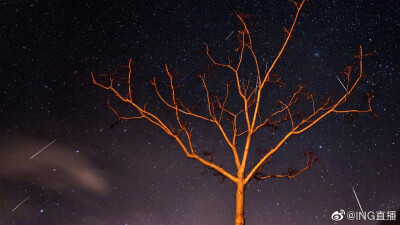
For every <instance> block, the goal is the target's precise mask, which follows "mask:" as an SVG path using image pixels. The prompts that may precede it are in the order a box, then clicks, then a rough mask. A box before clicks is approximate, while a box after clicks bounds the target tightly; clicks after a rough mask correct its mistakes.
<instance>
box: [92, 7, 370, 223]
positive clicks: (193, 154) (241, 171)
mask: <svg viewBox="0 0 400 225" xmlns="http://www.w3.org/2000/svg"><path fill="white" fill-rule="evenodd" d="M292 2H293V4H294V6H295V8H296V9H297V11H296V15H295V17H294V20H293V22H292V25H291V27H290V28H289V29H286V28H285V29H284V31H285V32H286V38H285V40H284V43H283V45H282V47H281V48H280V51H279V53H278V54H277V56H276V57H275V59H274V61H273V62H272V64H271V65H270V67H269V68H268V70H266V71H265V72H264V73H263V72H262V71H261V69H260V65H259V60H258V59H257V56H256V54H255V53H254V51H253V45H252V39H251V35H250V32H249V30H248V26H247V25H246V23H245V21H244V19H243V16H241V15H239V14H236V15H237V17H238V19H239V20H240V24H241V28H240V29H239V31H238V35H237V36H238V37H239V43H240V45H239V47H238V49H237V52H238V55H239V56H238V62H237V63H234V62H233V61H232V60H230V59H228V63H226V64H224V63H220V62H217V61H216V60H215V59H214V58H213V57H212V56H211V54H210V50H209V47H208V46H207V49H206V54H207V56H208V57H209V59H210V60H211V62H212V63H213V66H216V67H222V68H226V69H227V70H228V71H231V72H233V74H234V78H233V85H232V84H231V83H227V84H226V86H225V87H224V88H225V93H226V94H224V97H223V98H220V97H218V96H213V95H212V94H211V92H210V90H209V88H208V86H207V82H206V74H202V75H200V76H199V78H200V80H201V84H202V88H203V89H204V95H205V98H206V101H207V106H206V109H205V110H206V111H207V113H206V114H208V115H201V113H197V111H196V110H193V109H192V108H190V107H188V106H187V105H186V104H184V103H183V102H182V100H181V99H180V98H178V96H177V94H176V86H175V84H174V76H173V74H172V72H170V69H169V67H168V66H167V65H165V71H166V74H167V75H168V78H169V89H170V92H171V98H170V100H169V98H168V99H167V98H165V97H164V96H163V95H162V92H161V91H160V89H159V85H158V83H157V80H156V78H153V80H152V81H151V85H152V86H153V87H154V89H155V93H156V94H157V96H158V97H159V100H160V101H161V102H162V103H163V104H164V105H165V106H166V107H167V108H169V109H171V110H173V112H174V114H175V115H174V117H175V119H176V127H175V128H174V126H173V125H171V121H163V120H162V119H161V117H160V115H157V114H156V113H153V112H150V111H149V110H148V107H147V105H148V103H146V104H144V105H139V104H138V103H137V102H136V101H135V100H134V98H133V96H132V85H131V79H132V59H130V60H129V63H128V69H129V73H128V78H127V80H126V83H127V87H128V93H127V94H122V93H121V92H120V91H119V89H118V88H116V87H115V85H114V84H115V83H116V82H118V80H117V79H116V78H115V76H109V80H107V81H105V82H98V81H97V80H96V79H95V76H94V75H93V73H92V74H91V75H92V79H93V83H94V84H95V85H97V86H99V87H101V88H103V89H106V90H109V91H111V92H112V93H114V94H115V96H116V97H117V99H119V100H121V101H122V102H125V103H127V104H128V105H130V106H131V107H133V109H134V110H135V111H136V112H137V115H136V116H131V117H125V116H120V114H119V113H118V112H117V110H116V109H115V108H114V107H112V106H111V105H110V104H109V102H108V107H109V108H110V109H111V110H112V111H113V112H114V113H115V115H116V116H117V118H118V121H119V120H131V119H145V120H147V121H149V122H151V123H152V124H154V125H156V126H158V127H159V128H161V130H162V131H163V132H164V133H165V134H167V135H169V136H171V137H172V138H173V139H175V140H176V142H177V143H178V145H179V146H180V148H181V149H182V150H183V152H184V153H185V155H186V157H188V158H191V159H194V160H197V161H198V162H200V163H202V164H203V165H205V166H207V167H208V168H211V169H212V170H214V171H216V172H217V173H218V174H220V175H222V176H223V177H226V178H228V179H229V180H231V181H232V182H234V183H235V184H236V186H237V190H236V214H235V224H236V225H242V224H244V223H245V218H244V191H245V186H246V184H247V183H248V182H249V181H250V180H252V179H253V178H255V179H258V180H266V179H269V178H289V179H291V178H295V177H297V176H298V175H299V174H301V173H302V172H304V171H306V170H308V169H310V168H311V166H312V165H313V163H315V161H316V156H315V154H314V153H312V152H310V151H309V152H307V153H306V155H307V161H306V165H305V167H304V168H303V169H301V170H289V171H288V172H287V173H285V174H278V175H266V174H263V173H262V172H261V171H262V169H263V167H264V165H265V164H266V163H268V162H269V161H270V160H271V156H272V155H273V154H274V153H275V152H277V151H278V150H279V149H280V148H281V147H282V145H283V143H285V142H286V141H287V140H288V139H289V138H290V137H292V136H295V135H299V134H301V133H303V132H305V131H307V130H308V129H310V128H311V127H313V126H314V125H316V124H317V123H318V122H320V121H321V120H322V119H323V118H325V117H326V116H328V115H330V114H335V113H350V114H355V113H372V114H373V112H372V108H371V100H372V98H373V97H374V96H373V95H372V94H370V95H368V96H367V107H366V109H365V110H360V109H359V108H358V109H345V108H346V107H348V106H347V105H348V104H345V103H347V102H348V98H349V96H350V95H351V94H352V93H353V92H354V90H355V87H356V86H357V84H358V83H359V82H360V80H361V78H362V77H363V68H362V66H363V58H364V57H365V56H366V55H364V54H363V52H362V48H361V46H360V51H359V53H358V56H357V57H358V59H359V69H358V73H356V75H352V74H353V73H354V72H355V69H353V68H352V67H346V69H345V71H344V74H345V75H346V78H347V83H346V84H343V86H345V88H346V92H345V93H344V94H343V95H341V96H339V98H338V99H336V100H335V99H334V98H333V97H327V98H326V99H325V100H323V101H322V103H320V104H318V103H317V101H316V100H315V96H314V95H313V94H310V93H307V92H305V85H299V86H298V87H297V89H296V90H295V91H294V92H293V93H292V95H291V96H290V97H289V100H288V101H284V100H279V101H278V104H279V105H280V106H281V107H280V109H279V110H277V111H275V112H271V113H270V114H267V115H262V114H264V113H262V112H260V107H261V106H260V102H261V99H262V98H261V94H262V92H263V91H264V88H265V87H266V85H267V84H270V83H279V82H280V78H279V77H276V76H274V75H273V74H272V71H273V70H274V68H275V66H276V64H277V62H278V60H279V59H280V58H281V56H282V54H283V52H284V50H285V48H286V46H287V44H288V42H289V40H290V38H291V37H292V33H293V30H294V27H295V24H296V22H297V19H298V17H299V15H300V11H301V9H302V8H303V5H304V3H305V2H306V0H302V1H299V2H296V1H294V0H292ZM245 51H249V52H250V54H251V56H252V60H254V64H255V68H256V75H257V76H256V78H255V79H256V80H254V76H253V77H248V78H243V75H240V74H239V71H240V68H241V66H242V64H243V57H244V52H245ZM252 78H253V80H252ZM254 84H255V85H254ZM231 86H234V88H235V89H236V90H235V91H234V92H235V93H237V94H238V96H236V97H237V98H239V99H241V101H240V104H242V106H241V108H240V110H238V111H234V110H231V109H228V107H227V102H228V97H229V93H231ZM300 99H305V101H300ZM300 104H303V105H304V104H308V105H309V106H310V112H309V113H308V114H305V113H301V114H300V113H299V112H298V105H300ZM188 117H192V118H195V119H199V120H202V121H205V122H207V123H211V124H214V125H215V126H216V128H217V129H218V130H219V131H220V132H221V134H222V137H223V139H224V141H225V142H226V143H227V144H228V146H229V149H230V151H231V152H232V155H233V158H234V165H235V166H236V169H237V173H236V174H231V173H230V172H228V171H227V170H225V169H224V168H223V167H222V166H220V165H217V164H215V163H214V162H213V159H212V155H211V154H210V153H204V152H203V153H199V152H197V151H196V150H195V147H194V146H193V144H192V143H193V141H192V139H193V127H190V126H189V125H188V122H187V121H188ZM223 119H226V120H223ZM224 121H229V122H228V124H229V126H228V127H229V129H227V128H226V127H227V126H226V124H225V125H224V124H223V123H225V122H224ZM239 121H240V122H242V121H243V123H244V124H242V126H240V125H241V124H239V123H240V122H239ZM283 122H287V123H289V127H290V129H289V130H288V131H287V133H285V134H286V135H284V137H283V138H282V139H281V140H280V141H279V142H278V143H277V144H276V145H275V147H273V148H271V149H270V150H268V151H267V152H266V153H265V154H262V156H261V157H260V159H259V160H258V162H257V163H256V164H255V165H254V166H252V168H247V169H246V163H247V161H248V155H249V150H250V146H251V143H252V137H253V135H254V134H255V133H256V132H258V131H260V130H261V129H262V128H264V127H270V126H272V127H276V126H277V125H278V124H280V123H283ZM240 137H243V139H244V143H245V145H244V149H239V147H238V145H237V143H238V141H237V139H238V138H240ZM238 150H239V151H238ZM239 153H242V155H241V156H239ZM246 171H247V172H246Z"/></svg>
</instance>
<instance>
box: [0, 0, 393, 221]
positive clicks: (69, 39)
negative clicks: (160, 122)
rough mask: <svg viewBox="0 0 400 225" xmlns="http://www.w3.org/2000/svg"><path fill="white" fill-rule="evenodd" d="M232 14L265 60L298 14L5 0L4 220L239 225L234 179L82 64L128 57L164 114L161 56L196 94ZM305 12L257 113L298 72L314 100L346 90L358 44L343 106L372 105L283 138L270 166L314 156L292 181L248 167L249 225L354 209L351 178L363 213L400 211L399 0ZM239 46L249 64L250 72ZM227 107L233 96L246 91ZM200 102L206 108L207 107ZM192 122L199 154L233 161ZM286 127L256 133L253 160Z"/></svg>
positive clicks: (198, 4) (98, 66) (219, 76)
mask: <svg viewBox="0 0 400 225" xmlns="http://www.w3.org/2000/svg"><path fill="white" fill-rule="evenodd" d="M234 11H236V12H239V13H244V14H246V15H248V16H247V17H246V23H247V24H248V25H249V30H250V33H251V35H252V38H253V48H254V50H255V53H256V54H257V57H258V59H259V62H260V64H261V65H265V64H268V63H269V64H271V63H272V61H273V59H274V58H275V57H276V55H277V53H278V51H279V49H280V47H281V46H282V44H283V41H284V37H285V33H284V31H283V29H282V28H283V27H289V26H290V25H291V22H292V20H293V18H294V15H295V12H296V10H295V8H294V7H293V4H292V3H291V2H290V1H250V0H245V1H236V0H233V1H154V2H151V1H143V2H133V1H125V2H123V3H118V2H116V1H107V2H103V3H96V2H94V1H93V2H92V1H81V2H79V1H71V2H68V3H67V1H64V2H62V1H2V2H1V5H0V92H1V100H0V115H1V116H0V146H1V148H0V199H1V200H0V224H16V225H24V224H40V225H45V224H60V225H71V224H74V225H75V224H76V225H80V224H87V225H95V224H96V225H99V224H107V225H108V224H113V225H124V224H129V225H134V224H151V225H156V224H160V225H161V224H164V225H172V224H174V225H179V224H181V225H187V224H209V225H212V224H215V225H221V224H233V220H234V209H235V191H236V186H235V184H234V183H232V182H231V181H229V180H227V179H225V180H222V179H221V177H219V176H214V175H213V172H212V171H210V170H208V169H206V168H205V167H204V166H203V165H201V164H199V163H198V162H197V161H194V160H190V159H187V158H186V157H185V155H184V154H183V152H182V150H181V149H180V148H179V146H178V145H177V144H176V142H174V141H173V140H172V139H171V138H170V137H169V136H168V135H166V134H164V133H163V132H162V131H161V130H160V129H159V128H157V127H155V126H153V125H151V124H150V123H149V122H147V121H144V120H135V121H123V122H119V123H115V121H116V117H115V115H114V114H113V113H112V111H110V110H109V109H108V108H107V103H106V102H107V100H110V102H111V104H113V106H115V107H116V108H117V109H118V110H119V112H120V113H121V114H124V115H131V114H132V113H134V110H132V109H131V108H129V106H127V105H125V104H122V103H120V102H118V101H117V100H116V99H115V97H114V96H113V95H112V94H111V93H109V92H107V91H105V90H102V89H100V88H97V87H95V86H94V85H93V84H92V81H91V77H90V73H91V72H93V73H95V74H96V75H97V76H98V77H100V74H104V73H111V72H113V71H114V70H115V69H116V68H118V75H121V76H123V75H126V69H124V66H126V65H127V62H128V61H129V59H130V58H132V59H133V65H134V70H133V74H134V75H133V76H134V78H133V89H134V91H133V94H134V96H135V99H137V101H138V102H139V103H144V102H149V103H150V106H149V107H150V108H149V110H153V111H154V112H156V113H158V115H160V117H161V118H163V119H165V120H172V119H173V117H172V116H173V115H171V113H169V112H168V111H167V110H165V107H164V106H163V105H161V103H160V102H159V101H157V96H156V95H155V94H154V90H153V88H152V87H151V85H150V84H149V80H150V79H151V78H152V77H154V76H155V77H157V79H158V80H159V81H160V85H161V88H162V93H163V94H168V93H169V92H168V88H167V87H165V84H167V81H168V80H167V79H168V78H167V76H165V67H164V65H165V64H167V65H168V67H169V68H171V70H173V71H174V74H177V76H176V78H175V79H176V82H177V83H179V84H180V85H179V87H178V92H177V94H178V95H180V96H184V97H185V99H187V100H186V101H187V102H189V103H191V102H192V103H193V104H196V105H199V106H204V101H205V95H204V90H203V89H202V88H201V84H200V82H199V80H198V79H197V75H198V74H199V73H202V72H205V71H206V72H207V73H209V74H210V76H209V78H207V79H209V81H208V82H210V87H211V88H213V90H212V92H213V93H215V94H220V93H223V91H224V89H221V87H223V83H224V82H226V81H229V80H231V79H233V74H232V73H229V72H228V71H226V70H223V69H218V68H217V69H216V68H211V67H210V65H211V64H212V63H211V62H210V60H209V59H208V58H207V56H206V55H205V54H204V50H205V49H206V44H207V45H208V46H209V47H210V52H211V54H212V55H213V57H214V58H215V59H216V60H218V61H221V62H226V60H227V57H228V56H229V57H230V58H232V59H236V58H237V52H235V48H236V47H237V46H238V40H237V36H236V34H237V31H238V24H239V20H238V18H237V17H236V15H235V13H234ZM302 12H303V13H304V14H303V15H302V16H301V17H300V18H299V20H298V24H297V26H296V28H295V30H294V33H293V38H292V39H291V40H290V42H289V44H288V46H287V49H286V50H285V52H284V54H283V57H282V58H281V60H280V61H279V63H278V65H277V66H276V67H275V69H274V71H273V72H274V73H278V74H280V76H281V77H282V81H283V82H284V83H285V86H284V87H277V86H271V87H268V90H267V91H266V94H265V98H266V100H265V104H263V107H262V110H263V111H266V112H271V110H274V109H275V110H277V109H279V108H278V107H279V106H278V105H276V104H275V103H276V100H277V99H283V100H285V99H286V100H287V99H288V97H289V96H290V95H289V94H290V93H292V92H293V90H294V87H296V85H298V84H306V85H307V91H309V92H312V93H315V94H316V96H320V97H321V98H322V97H324V96H329V95H333V96H340V95H342V94H343V92H344V90H343V87H342V86H341V84H340V83H339V82H338V80H337V79H338V78H341V79H343V81H344V79H345V77H344V76H343V74H341V72H342V71H343V70H344V68H345V66H347V65H352V66H354V67H355V69H358V60H357V59H356V58H355V57H354V56H355V55H356V54H357V53H358V51H359V46H360V45H362V46H363V50H364V52H366V53H372V55H371V56H369V57H368V58H366V59H365V60H364V65H363V67H364V73H365V75H366V76H365V78H363V79H362V81H361V83H360V84H359V86H358V88H357V90H356V93H355V94H354V95H353V96H352V98H351V100H350V101H349V104H348V105H346V107H350V108H351V107H352V106H353V107H352V108H357V109H363V107H364V108H365V104H363V101H362V96H363V95H365V94H366V93H369V92H371V91H372V90H373V91H374V93H375V95H376V97H375V98H374V99H373V101H372V107H373V109H374V112H375V113H376V114H377V115H379V117H378V118H374V117H373V116H371V114H362V115H361V114H360V115H355V116H353V117H349V116H346V115H343V114H340V115H330V116H329V117H327V118H325V119H323V120H322V121H321V122H320V123H319V124H317V125H316V126H315V127H313V128H312V129H310V130H308V131H307V132H305V133H303V134H301V135H299V136H296V137H294V138H291V139H290V140H289V141H288V142H287V143H285V144H284V146H283V147H282V149H280V151H278V152H277V153H276V154H275V155H274V156H273V158H272V161H271V163H270V164H268V165H267V167H268V168H266V169H268V170H269V171H270V172H271V173H277V174H279V173H284V172H286V171H287V169H288V168H297V169H299V168H302V167H303V166H304V164H305V160H306V158H305V157H304V152H306V151H307V150H311V151H313V152H315V153H316V155H317V157H318V159H319V161H320V163H319V164H318V165H317V166H315V167H312V168H311V169H310V170H308V171H306V172H304V173H303V174H301V175H299V176H298V177H297V178H295V179H291V180H288V179H269V180H266V181H257V180H252V181H251V182H250V183H249V184H248V185H247V186H246V200H245V217H246V224H250V225H252V224H335V223H334V222H333V221H332V220H331V215H332V213H333V212H334V211H337V210H340V209H344V210H345V211H348V210H353V211H357V210H359V205H358V203H357V200H356V198H355V195H354V193H353V188H354V190H355V191H356V193H357V196H358V199H359V201H360V204H361V205H362V208H363V209H364V210H365V211H378V210H382V211H396V210H397V211H398V210H399V209H400V192H399V190H400V171H399V169H400V149H399V147H400V146H399V143H400V138H399V135H400V120H399V119H398V118H399V117H400V111H399V109H400V100H399V97H400V93H399V90H400V78H399V72H400V67H399V63H400V46H399V43H400V38H399V37H400V17H399V15H400V3H399V2H398V1H394V0H393V1H389V0H388V1H367V0H365V1H363V0H354V1H345V0H336V1H335V0H333V1H332V0H329V1H328V0H313V1H311V2H308V3H307V4H306V5H305V6H304V10H303V11H302ZM232 32H233V33H232ZM230 34H231V35H230ZM229 35H230V36H229ZM245 57H246V58H245V61H244V65H246V66H244V69H243V73H245V74H251V73H252V71H253V73H254V70H253V69H254V67H252V66H251V65H253V64H251V62H252V61H251V60H250V57H249V55H246V54H245ZM247 65H248V66H247ZM163 85H164V86H163ZM123 88H124V86H123V85H121V89H120V90H126V89H123ZM230 104H231V105H232V107H233V108H237V107H240V102H239V101H235V100H232V101H231V102H230ZM202 110H203V111H202ZM204 110H206V108H205V106H204V107H199V113H200V114H204V115H206V113H207V111H204ZM305 111H307V110H305ZM190 125H192V126H193V127H194V131H193V132H194V133H193V144H194V145H195V147H196V151H198V152H199V153H201V152H204V151H208V152H213V159H214V160H215V162H216V163H217V164H219V165H221V164H222V165H223V167H224V168H226V170H228V171H230V172H232V173H233V174H234V173H235V172H234V167H233V160H232V157H231V155H230V152H229V149H228V148H227V147H228V146H227V144H226V143H225V142H224V141H223V138H222V136H221V135H220V133H219V132H218V130H216V129H215V127H213V126H210V124H207V123H204V122H202V121H196V120H193V121H190ZM288 125H289V124H282V125H281V126H280V127H279V129H265V130H264V131H262V132H261V133H260V134H258V135H256V136H254V141H253V142H252V148H251V153H250V158H249V164H254V163H256V162H257V161H256V159H257V158H259V157H260V155H259V153H258V152H259V151H258V150H260V149H269V148H271V147H272V146H274V145H275V144H276V143H277V142H278V141H279V140H280V139H281V138H282V137H283V136H284V134H285V132H287V131H288V129H289V128H290V127H289V126H288ZM53 141H54V142H53ZM51 142H53V144H51V145H50V146H48V147H47V148H46V149H44V150H43V151H42V152H41V153H40V154H38V155H36V156H35V157H33V158H31V157H32V156H33V155H34V154H35V153H37V152H38V151H39V150H41V149H43V148H44V147H45V146H47V145H48V144H49V143H51ZM23 201H24V202H23ZM21 202H23V203H22V204H21V205H19V207H17V205H18V204H19V203H21ZM15 207H17V208H15ZM14 209H15V210H14ZM13 210H14V211H13ZM397 215H398V216H399V213H398V214H397ZM346 222H349V221H342V224H346ZM337 224H340V222H338V223H337ZM352 224H353V223H352ZM354 224H380V223H379V221H367V222H365V221H362V222H355V223H354Z"/></svg>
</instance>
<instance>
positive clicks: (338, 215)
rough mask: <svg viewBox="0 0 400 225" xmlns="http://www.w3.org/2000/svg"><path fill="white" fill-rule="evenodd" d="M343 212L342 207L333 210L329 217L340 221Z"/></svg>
mask: <svg viewBox="0 0 400 225" xmlns="http://www.w3.org/2000/svg"><path fill="white" fill-rule="evenodd" d="M344 213H345V212H344V210H343V209H341V210H340V212H339V211H335V212H334V213H332V216H331V218H332V220H334V221H341V220H342V219H343V217H344Z"/></svg>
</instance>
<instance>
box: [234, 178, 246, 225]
mask: <svg viewBox="0 0 400 225" xmlns="http://www.w3.org/2000/svg"><path fill="white" fill-rule="evenodd" d="M235 225H244V184H243V182H242V181H238V182H237V190H236V214H235Z"/></svg>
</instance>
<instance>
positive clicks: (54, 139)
mask: <svg viewBox="0 0 400 225" xmlns="http://www.w3.org/2000/svg"><path fill="white" fill-rule="evenodd" d="M56 140H57V139H54V141H52V142H50V144H48V145H46V146H45V147H44V148H42V149H41V150H40V151H38V152H36V154H34V155H33V156H31V158H30V159H33V157H35V156H36V155H38V154H39V153H41V152H42V151H43V150H45V149H46V148H47V147H49V146H50V145H52V144H53V143H54V142H56Z"/></svg>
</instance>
